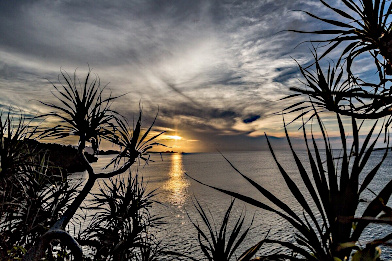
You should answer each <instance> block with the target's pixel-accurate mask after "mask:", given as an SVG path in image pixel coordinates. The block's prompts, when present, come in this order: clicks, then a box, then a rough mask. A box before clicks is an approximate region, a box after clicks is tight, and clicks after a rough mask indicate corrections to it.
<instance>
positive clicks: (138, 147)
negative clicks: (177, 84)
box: [106, 111, 165, 168]
mask: <svg viewBox="0 0 392 261" xmlns="http://www.w3.org/2000/svg"><path fill="white" fill-rule="evenodd" d="M115 120H116V131H115V132H113V133H111V134H110V135H109V136H108V137H107V139H108V140H109V141H110V142H112V143H113V144H116V145H118V146H120V148H121V152H120V153H119V154H118V155H117V156H116V157H114V158H113V159H112V160H111V161H110V162H109V164H108V165H107V166H106V168H107V167H109V166H110V165H114V166H118V165H119V163H120V162H121V160H125V162H128V163H133V162H134V161H135V160H136V159H137V158H140V159H142V160H145V161H146V162H148V161H149V156H148V152H149V150H150V149H152V148H153V147H154V146H165V145H163V144H161V143H158V142H155V141H154V140H155V139H157V138H158V137H159V136H160V135H162V134H163V133H164V131H162V132H159V133H158V134H155V135H152V136H151V135H150V136H149V134H150V132H151V129H152V127H153V125H154V123H155V120H156V117H155V119H154V121H153V122H152V124H151V125H150V127H149V128H148V129H147V130H146V131H145V132H144V134H143V135H142V128H141V124H142V123H141V121H142V112H141V111H140V112H139V118H138V120H137V122H136V126H135V127H134V128H132V127H131V126H130V124H129V123H128V121H127V120H126V119H125V118H123V117H116V118H115Z"/></svg>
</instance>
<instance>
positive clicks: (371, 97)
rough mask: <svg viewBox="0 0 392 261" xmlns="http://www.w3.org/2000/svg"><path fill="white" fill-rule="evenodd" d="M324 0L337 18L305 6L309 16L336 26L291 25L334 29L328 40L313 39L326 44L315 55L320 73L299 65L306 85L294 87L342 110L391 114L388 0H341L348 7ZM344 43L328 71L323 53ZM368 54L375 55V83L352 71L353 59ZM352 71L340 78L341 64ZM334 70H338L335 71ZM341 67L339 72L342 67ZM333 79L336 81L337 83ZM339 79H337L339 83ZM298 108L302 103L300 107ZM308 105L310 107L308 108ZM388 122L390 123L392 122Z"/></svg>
mask: <svg viewBox="0 0 392 261" xmlns="http://www.w3.org/2000/svg"><path fill="white" fill-rule="evenodd" d="M320 2H321V3H322V4H323V5H324V6H325V7H327V9H328V10H330V11H331V14H332V15H335V16H337V18H336V19H335V18H331V19H329V18H323V17H320V16H318V15H315V14H313V13H311V12H307V11H305V13H307V14H308V15H309V16H311V17H313V18H315V19H317V20H319V21H322V22H324V23H325V25H330V26H332V27H333V29H329V28H328V29H321V30H315V31H310V32H304V31H301V30H291V31H295V32H300V33H311V34H317V35H330V36H331V37H330V38H328V39H326V40H324V39H323V40H312V41H311V42H323V43H327V44H328V45H327V46H328V48H327V50H326V51H325V52H324V53H323V54H322V55H321V56H320V57H317V55H315V64H316V73H315V74H313V73H311V72H310V71H309V69H308V68H303V67H301V66H300V69H301V72H302V75H303V76H304V78H305V79H306V82H305V85H306V86H307V87H310V88H307V89H301V88H293V90H294V91H295V92H297V93H299V94H306V95H308V96H309V97H310V98H312V100H311V102H312V103H314V105H315V106H319V107H322V108H325V109H327V110H329V111H334V112H337V113H339V114H341V115H348V116H354V117H355V118H359V119H378V118H382V117H385V116H389V115H390V111H391V108H392V98H391V92H390V81H391V79H390V78H388V75H390V74H392V30H391V23H390V21H389V20H390V15H391V13H392V12H391V11H392V6H391V3H388V2H390V1H386V0H377V1H372V0H359V1H354V0H341V3H342V4H343V6H344V7H346V8H342V7H333V6H332V5H330V4H328V3H327V1H324V0H320ZM341 45H345V48H344V49H343V50H342V51H341V53H340V58H339V61H338V62H337V64H336V66H335V68H332V69H331V68H329V69H328V72H327V73H326V74H325V73H323V71H322V70H321V68H320V66H319V59H321V58H322V57H324V56H325V55H327V54H328V53H330V52H331V51H332V50H335V49H337V47H338V46H341ZM365 53H366V54H369V55H370V56H372V59H374V64H375V69H376V72H377V74H378V76H379V81H378V82H376V83H370V82H366V81H365V80H363V79H361V78H359V76H358V75H354V73H353V72H352V64H353V61H354V60H355V59H357V58H358V56H359V55H361V54H365ZM341 59H344V60H345V63H344V65H345V69H346V71H347V73H348V75H347V77H346V79H344V80H342V81H341V82H340V80H341V79H342V71H343V70H344V68H343V66H341V65H340V61H341ZM335 72H336V74H335ZM338 72H339V73H338ZM334 80H336V81H335V83H334ZM337 84H338V85H337ZM297 109H299V107H297ZM304 109H306V110H307V111H309V109H311V108H309V107H308V108H304ZM388 124H389V123H388Z"/></svg>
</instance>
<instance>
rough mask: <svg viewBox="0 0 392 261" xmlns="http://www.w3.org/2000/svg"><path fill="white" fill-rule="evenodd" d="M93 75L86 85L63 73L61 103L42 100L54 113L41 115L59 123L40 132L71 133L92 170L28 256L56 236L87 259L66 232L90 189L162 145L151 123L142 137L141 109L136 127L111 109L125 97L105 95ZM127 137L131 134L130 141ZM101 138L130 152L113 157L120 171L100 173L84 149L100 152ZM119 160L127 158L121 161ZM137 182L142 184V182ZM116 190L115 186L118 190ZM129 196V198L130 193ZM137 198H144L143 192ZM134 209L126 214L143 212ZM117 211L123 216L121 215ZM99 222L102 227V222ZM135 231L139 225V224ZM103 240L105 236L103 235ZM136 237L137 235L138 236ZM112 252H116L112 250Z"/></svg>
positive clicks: (50, 134)
mask: <svg viewBox="0 0 392 261" xmlns="http://www.w3.org/2000/svg"><path fill="white" fill-rule="evenodd" d="M90 75H91V70H90V71H89V72H88V74H87V76H86V79H85V80H84V81H83V83H81V81H80V80H79V78H78V77H77V76H76V73H75V74H74V76H73V78H71V77H70V76H69V75H68V74H67V73H65V72H63V71H62V72H61V77H62V80H63V81H64V83H62V82H61V81H60V79H59V82H60V85H61V87H57V86H55V85H53V86H54V88H55V90H56V91H55V92H54V93H53V95H54V96H55V97H56V98H57V99H58V101H59V103H60V104H59V105H57V104H55V103H47V102H41V103H42V104H43V105H46V106H48V107H49V108H50V109H51V110H52V111H51V112H49V113H47V114H44V115H41V116H40V117H53V118H55V119H57V120H58V121H59V123H58V124H57V125H55V126H54V127H53V126H51V127H47V128H46V129H44V130H43V131H42V132H41V133H40V136H39V137H40V138H56V139H58V138H64V137H68V136H76V137H78V141H79V142H78V151H77V157H78V159H79V160H80V161H81V162H82V164H83V165H84V166H85V168H86V170H87V173H88V179H87V181H86V182H85V184H84V187H83V189H82V190H80V191H79V192H78V194H77V195H76V196H75V199H74V200H73V201H72V203H71V204H70V205H68V206H67V207H66V210H65V211H64V212H62V213H61V215H60V216H59V217H58V219H57V220H56V221H55V222H54V224H53V225H52V226H51V227H50V228H49V229H48V230H47V231H46V232H45V233H43V234H42V235H41V237H40V238H39V239H38V240H37V242H36V243H35V244H34V246H33V247H31V248H30V249H29V251H28V252H27V254H26V255H25V256H24V260H39V259H40V258H41V257H43V256H44V254H45V251H46V250H47V249H48V247H50V244H51V242H53V241H54V240H59V241H61V242H62V243H63V244H64V246H66V247H67V248H68V249H70V251H71V254H72V256H74V258H75V259H76V260H81V259H82V258H83V257H82V256H83V252H82V248H81V246H80V245H79V243H78V242H77V241H76V240H75V238H74V237H72V236H71V235H70V234H69V233H68V232H67V231H66V227H67V225H68V223H69V222H70V221H71V219H72V218H73V217H74V215H75V213H76V211H77V210H78V209H79V207H80V205H81V204H82V202H83V201H84V199H85V198H86V196H87V195H88V194H89V193H90V191H91V189H92V187H93V186H94V184H95V181H96V180H98V179H109V178H112V177H114V176H116V175H119V174H122V173H125V172H126V171H128V170H129V168H130V167H131V165H133V164H134V163H135V162H136V160H137V159H138V158H142V159H146V158H144V155H146V153H148V150H149V149H151V148H152V147H153V146H154V145H156V143H154V142H153V140H154V139H155V138H156V137H158V136H159V135H160V134H159V135H155V136H153V137H152V138H148V139H147V137H148V135H149V134H150V131H151V127H150V128H149V129H148V130H147V131H145V132H144V134H143V135H141V134H142V129H141V113H140V116H139V119H138V121H137V123H136V126H135V129H130V128H129V127H128V125H127V124H126V123H125V122H124V119H123V118H122V117H121V116H120V115H119V114H118V113H117V112H115V111H113V110H111V109H110V106H111V103H112V101H113V100H115V99H116V98H118V97H119V96H115V97H113V96H111V94H109V95H108V96H107V97H105V96H104V90H105V87H103V88H101V87H100V80H99V78H98V77H96V78H95V79H93V80H92V81H91V82H90ZM126 137H131V138H130V139H125V140H124V138H126ZM101 139H107V140H108V141H110V142H112V143H113V144H115V145H118V146H122V147H123V149H124V150H122V152H121V153H120V156H118V157H115V158H114V160H113V161H112V162H115V163H116V164H114V169H113V170H112V171H110V172H103V173H96V172H95V171H94V170H93V168H92V166H91V165H90V163H89V161H88V160H87V159H86V156H85V154H84V150H85V148H86V143H87V142H90V143H91V145H92V147H93V149H94V151H98V148H99V144H100V141H101ZM124 145H125V146H124ZM119 159H121V162H120V160H119ZM135 181H136V182H137V179H136V180H134V182H135ZM134 185H135V186H139V185H140V184H134ZM113 189H114V190H115V188H113ZM114 190H112V191H114ZM109 191H110V190H109ZM138 192H141V191H132V189H131V190H130V192H129V193H138ZM142 194H143V193H142ZM104 195H105V194H101V196H102V197H104ZM126 195H127V196H129V195H130V194H126ZM139 195H140V194H139ZM124 196H125V195H124ZM135 196H138V194H136V195H135ZM110 202H111V201H108V202H107V203H108V204H111V203H110ZM112 203H113V202H112ZM139 203H141V202H139ZM124 207H125V206H124ZM142 209H143V208H142ZM125 210H126V209H119V210H118V211H125ZM129 211H130V210H129ZM129 211H128V212H126V213H128V214H129V215H131V214H137V213H134V212H133V213H130V212H129ZM117 214H118V215H121V213H117ZM101 217H102V216H101ZM135 218H137V217H135ZM122 222H124V223H123V225H124V226H126V225H131V224H129V223H127V222H126V220H123V221H122ZM95 225H98V223H96V224H95ZM132 225H133V224H132ZM97 228H98V227H97ZM132 229H133V228H132ZM132 229H131V228H129V229H128V230H125V231H124V233H127V232H131V233H133V232H134V231H133V230H132ZM135 229H138V228H137V227H135ZM95 232H96V234H95V236H96V237H98V236H99V233H98V232H97V231H95ZM127 237H128V238H127ZM124 238H127V240H128V243H129V242H130V241H129V240H130V239H131V238H132V237H131V236H130V235H124ZM101 239H102V240H103V238H101ZM133 239H135V238H134V237H133ZM113 240H114V239H113ZM120 243H121V242H118V244H119V245H118V246H117V247H120V245H121V244H120ZM125 249H126V247H125ZM62 253H65V254H66V253H68V252H67V251H65V252H64V251H63V252H62ZM116 253H118V254H116V255H118V256H117V257H115V258H125V257H123V256H121V255H122V254H126V250H124V251H117V252H116ZM107 254H111V253H109V252H108V253H107ZM105 258H108V257H105Z"/></svg>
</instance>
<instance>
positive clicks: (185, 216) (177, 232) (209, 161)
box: [72, 151, 392, 257]
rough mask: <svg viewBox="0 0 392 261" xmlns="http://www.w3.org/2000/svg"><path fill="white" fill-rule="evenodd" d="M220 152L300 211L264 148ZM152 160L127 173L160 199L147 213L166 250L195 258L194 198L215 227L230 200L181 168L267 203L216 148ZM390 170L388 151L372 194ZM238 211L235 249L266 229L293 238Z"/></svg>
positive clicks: (258, 216) (379, 229)
mask: <svg viewBox="0 0 392 261" xmlns="http://www.w3.org/2000/svg"><path fill="white" fill-rule="evenodd" d="M298 154H299V156H300V157H301V158H302V159H303V162H307V160H306V154H305V152H304V151H303V152H301V151H300V152H298ZM382 154H383V152H380V151H376V152H374V153H373V156H372V158H371V159H370V162H369V168H370V167H371V166H372V165H374V164H375V162H376V160H377V159H380V157H382ZM276 155H277V157H278V160H279V161H280V163H281V164H282V166H283V167H284V168H285V169H286V171H287V172H288V173H289V175H290V176H291V177H292V178H293V179H294V180H295V181H296V182H297V184H298V186H300V187H304V185H303V184H302V183H301V181H300V177H299V174H298V170H297V167H296V165H295V163H294V160H293V158H292V156H291V153H289V152H287V151H276ZM224 156H225V157H226V158H227V159H228V160H230V162H231V163H233V164H234V165H235V166H236V167H237V168H238V169H239V170H240V171H241V172H242V173H244V174H246V175H247V176H249V177H251V178H252V179H253V180H255V181H256V182H257V183H259V184H261V185H263V186H264V187H265V188H267V189H268V190H270V191H271V192H272V193H274V194H275V195H276V196H278V197H279V198H280V199H281V200H283V201H284V202H285V203H287V204H288V205H289V206H290V207H291V208H292V209H294V211H296V212H297V213H299V214H301V213H302V211H303V210H302V208H301V207H300V206H299V205H298V204H297V203H296V202H295V199H294V197H293V196H292V195H291V194H290V192H289V190H288V188H287V186H286V184H285V182H284V180H283V178H282V177H281V175H280V173H279V171H278V168H277V166H276V164H275V162H274V160H273V158H272V156H271V154H270V152H269V151H257V152H228V153H224ZM110 159H111V156H100V158H99V160H98V162H96V163H94V164H93V167H94V168H95V169H96V170H97V171H100V169H101V168H102V167H103V166H105V165H106V164H107V163H108V162H109V160H110ZM152 159H153V160H154V161H155V162H150V163H149V165H147V166H138V167H133V168H132V175H134V174H136V173H138V174H139V175H141V176H143V178H144V180H145V181H146V182H147V188H148V189H150V190H153V189H157V191H158V194H157V196H156V197H155V199H156V200H157V201H159V202H160V203H161V204H155V205H154V207H153V209H152V214H155V215H157V216H162V217H164V220H165V221H166V224H164V225H162V226H161V227H160V229H159V230H158V231H156V232H155V233H156V235H157V237H158V238H159V239H160V240H162V244H163V245H165V246H166V247H167V248H168V249H170V250H176V251H179V252H188V253H191V254H192V255H193V256H195V257H200V249H199V246H198V244H197V232H196V230H195V228H194V227H193V225H192V223H191V222H190V219H192V220H193V221H195V222H196V221H198V222H199V224H202V221H201V218H200V217H199V216H198V214H197V212H196V210H195V207H194V202H195V200H197V201H199V203H200V204H201V205H202V206H203V208H204V209H205V210H208V211H209V214H210V215H211V216H212V217H213V219H214V222H215V223H216V226H217V227H218V228H219V226H220V222H221V220H222V219H223V215H224V213H225V211H226V209H227V207H228V206H229V204H230V201H231V197H230V196H227V195H225V194H223V193H221V192H218V191H216V190H214V189H212V188H209V187H207V186H204V185H201V184H199V183H197V182H195V181H193V180H192V179H190V178H189V177H187V176H186V175H185V173H187V174H188V175H189V176H191V177H193V178H195V179H197V180H199V181H202V182H203V183H206V184H209V185H211V186H216V187H219V188H223V189H228V190H231V191H235V192H238V193H241V194H244V195H247V196H250V197H253V198H255V199H258V200H260V201H262V202H264V203H266V204H270V203H269V202H268V200H266V199H265V198H264V197H263V196H262V195H261V194H260V193H259V192H258V191H257V190H256V189H255V188H253V187H252V186H251V185H250V184H249V183H248V182H247V181H246V180H244V178H242V177H241V175H239V174H238V173H237V172H236V171H235V170H234V169H233V168H232V167H231V166H230V164H229V163H228V162H227V161H226V160H225V159H224V158H223V157H222V155H220V154H219V153H202V154H184V155H182V154H163V155H162V156H161V155H159V154H156V155H153V156H152ZM391 170H392V156H388V158H387V159H386V161H385V162H384V165H383V166H382V168H381V169H380V170H379V173H378V175H377V176H376V178H375V179H374V181H373V182H372V183H371V185H370V188H371V189H372V190H373V191H374V192H376V193H377V192H378V191H379V190H380V188H381V187H382V186H383V185H385V184H386V183H387V182H388V181H389V180H390V179H391V178H392V174H391ZM72 177H73V178H75V179H79V178H85V177H86V173H75V174H73V176H72ZM97 186H98V184H96V187H95V188H94V189H97ZM362 198H363V199H364V200H365V201H366V200H370V199H372V194H371V192H366V193H364V195H363V197H362ZM366 204H367V203H366V202H364V203H361V206H360V210H359V212H361V211H363V208H365V207H366ZM389 205H390V204H389ZM271 206H272V205H271ZM241 214H245V215H246V224H249V225H250V224H251V222H252V219H253V224H252V230H251V231H250V233H249V234H248V236H247V240H246V242H245V244H243V245H242V246H241V249H240V251H238V254H239V252H241V251H244V250H245V249H247V248H249V247H250V246H252V245H254V244H256V243H257V242H258V241H260V240H262V239H263V238H264V235H265V234H266V232H267V231H270V233H269V238H277V239H287V240H292V239H293V234H294V232H295V231H294V229H293V228H292V227H291V226H290V225H288V224H287V222H285V221H284V220H282V219H281V218H279V217H278V216H276V215H274V214H271V213H268V212H266V211H263V210H260V209H258V208H255V207H253V206H251V205H247V204H245V203H243V202H241V201H239V200H237V201H236V203H235V208H234V210H233V221H234V220H236V218H238V217H239V215H241ZM218 228H217V229H218ZM391 232H392V229H391V227H390V226H386V225H384V226H381V225H378V226H376V225H374V226H371V227H370V228H369V229H368V230H367V231H366V233H365V234H364V236H363V238H362V239H361V243H362V244H363V245H365V244H366V242H367V241H368V240H371V238H372V236H374V237H377V238H381V237H383V236H385V235H387V234H388V233H391ZM276 250H277V248H276V246H271V245H265V246H264V248H263V249H262V251H263V252H264V253H269V252H272V251H276ZM391 255H392V252H391V248H386V249H383V256H384V257H388V256H391Z"/></svg>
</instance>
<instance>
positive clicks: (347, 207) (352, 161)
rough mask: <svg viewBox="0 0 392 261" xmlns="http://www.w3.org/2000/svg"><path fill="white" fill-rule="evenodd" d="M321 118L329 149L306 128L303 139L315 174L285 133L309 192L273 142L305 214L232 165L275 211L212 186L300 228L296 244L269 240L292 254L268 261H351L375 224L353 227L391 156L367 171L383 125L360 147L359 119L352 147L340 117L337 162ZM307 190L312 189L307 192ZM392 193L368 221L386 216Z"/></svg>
mask: <svg viewBox="0 0 392 261" xmlns="http://www.w3.org/2000/svg"><path fill="white" fill-rule="evenodd" d="M315 116H316V118H317V122H318V127H319V128H320V130H321V132H322V135H323V143H324V146H323V149H320V148H319V147H320V144H317V142H316V139H315V138H314V136H313V133H312V135H311V138H310V139H309V138H308V137H307V133H306V129H305V125H303V134H304V139H305V144H306V149H307V154H308V160H309V163H310V169H306V168H305V166H304V164H303V163H302V162H301V160H300V159H299V157H298V155H297V153H296V152H295V151H294V149H293V147H292V145H291V141H290V137H289V135H288V132H287V130H286V129H285V130H286V138H287V141H288V143H289V146H290V149H291V152H292V155H293V157H294V160H295V163H296V165H297V168H298V173H299V175H300V177H301V180H302V182H303V184H304V185H305V188H301V187H300V186H298V185H297V184H296V183H295V182H294V181H293V179H292V178H291V177H290V176H289V175H288V173H287V171H286V170H285V169H284V168H283V167H282V166H281V164H280V163H279V161H278V159H277V157H276V156H275V153H274V151H273V149H272V146H271V144H270V143H269V141H268V145H269V147H270V151H271V153H272V156H273V158H274V160H275V162H276V164H277V166H278V168H279V172H280V174H281V175H282V177H283V179H284V180H285V182H286V184H287V187H288V189H289V191H290V192H291V194H292V196H293V198H294V199H295V200H296V201H297V202H298V203H299V205H300V206H301V207H302V208H303V210H304V215H299V213H295V212H294V211H293V210H292V207H290V206H288V205H287V204H286V203H284V202H283V201H282V200H281V199H279V197H277V196H275V195H274V194H273V193H271V191H270V190H267V189H266V188H264V186H263V185H262V184H259V183H256V182H255V181H254V180H252V179H251V178H249V177H248V176H246V175H245V174H243V173H242V172H240V171H239V170H238V169H237V168H235V166H234V165H232V164H231V163H230V164H231V165H232V167H233V168H234V169H235V170H236V171H237V172H238V173H239V174H240V175H241V176H242V177H243V178H244V179H245V180H247V181H248V182H249V183H250V184H251V185H252V186H253V187H255V188H256V189H257V190H258V191H259V192H260V193H261V195H263V196H264V197H266V198H267V199H268V200H269V201H270V202H271V203H272V204H273V205H274V208H273V207H271V206H269V205H266V204H264V203H263V202H261V201H259V200H257V199H255V198H252V197H248V196H245V195H242V194H238V193H236V192H233V191H228V190H224V189H220V188H217V187H213V186H210V185H207V186H209V187H212V188H214V189H216V190H218V191H221V192H223V193H225V194H228V195H230V196H232V197H235V198H238V199H240V200H243V201H244V202H246V203H249V204H252V205H254V206H256V207H259V208H261V209H264V210H266V211H269V212H272V213H275V214H277V215H278V216H280V217H281V218H283V219H284V220H286V222H288V224H290V225H291V226H292V227H293V228H295V229H296V231H297V232H296V233H295V241H296V243H292V242H287V241H283V240H272V239H265V240H264V241H265V243H272V244H279V245H281V246H282V247H284V248H287V249H288V250H289V252H288V253H290V254H284V253H276V254H272V255H269V256H266V257H264V258H272V259H274V260H281V259H290V260H297V259H298V258H304V259H307V260H334V259H335V260H336V258H339V259H340V260H345V258H349V257H350V254H351V251H352V250H353V249H355V248H356V246H355V242H357V241H358V239H359V237H360V235H361V234H362V232H363V230H364V228H365V227H366V226H367V225H368V224H369V223H370V222H369V221H366V220H361V221H360V222H358V223H356V225H355V226H354V227H355V228H353V225H352V222H353V217H354V215H355V214H356V210H357V209H358V205H359V202H360V197H361V195H362V193H363V192H364V191H365V190H366V189H367V188H368V185H369V184H370V182H371V181H372V180H373V178H374V177H375V175H376V173H377V171H378V169H379V168H380V166H381V164H382V163H383V161H384V159H385V158H386V156H387V153H388V150H385V152H384V155H383V157H382V158H381V159H379V161H378V163H377V164H376V166H375V167H373V168H372V169H371V170H370V171H367V172H366V173H365V172H364V168H365V166H366V164H367V162H368V160H369V158H370V156H371V155H372V152H373V150H374V147H375V145H376V142H377V140H378V136H379V135H380V133H381V132H379V133H378V136H377V138H375V139H374V140H371V137H372V135H373V131H374V129H375V127H376V124H377V123H375V124H374V125H373V127H372V129H371V131H370V132H369V133H368V134H367V136H366V138H365V140H364V142H363V144H362V146H360V145H359V144H360V142H359V129H358V127H357V124H356V120H355V119H354V118H353V119H352V131H353V144H352V145H351V146H349V145H348V144H347V141H346V136H345V129H344V127H343V124H342V121H341V119H340V116H339V115H337V120H338V123H339V124H338V125H339V130H340V135H341V136H340V138H341V139H340V142H341V144H342V147H343V148H342V150H341V154H342V155H341V157H339V158H338V159H336V158H335V157H336V155H334V153H333V149H332V147H331V144H330V142H329V138H328V136H327V133H326V130H325V129H324V127H323V124H322V121H321V119H320V117H319V116H318V114H317V113H316V114H315ZM267 139H268V137H267ZM324 150H325V152H324ZM323 155H325V156H323ZM360 175H363V180H361V179H360ZM361 182H362V183H361ZM202 184H203V183H202ZM304 189H306V192H305V191H304ZM391 193H392V181H389V183H387V184H386V185H385V187H383V188H382V189H381V191H380V192H379V194H377V195H376V196H375V197H374V198H373V199H372V200H371V202H370V204H369V206H368V207H367V208H366V210H365V211H364V213H363V215H362V217H377V215H379V214H380V213H381V212H382V211H383V210H382V209H383V207H384V205H383V202H387V201H388V199H389V198H390V196H391ZM306 195H310V198H309V199H307V198H306ZM312 205H313V206H315V208H312V207H311V206H312ZM318 217H320V218H318ZM351 242H354V243H351ZM348 243H349V244H348ZM293 253H295V254H296V256H295V257H294V256H293V255H292V254H293Z"/></svg>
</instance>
